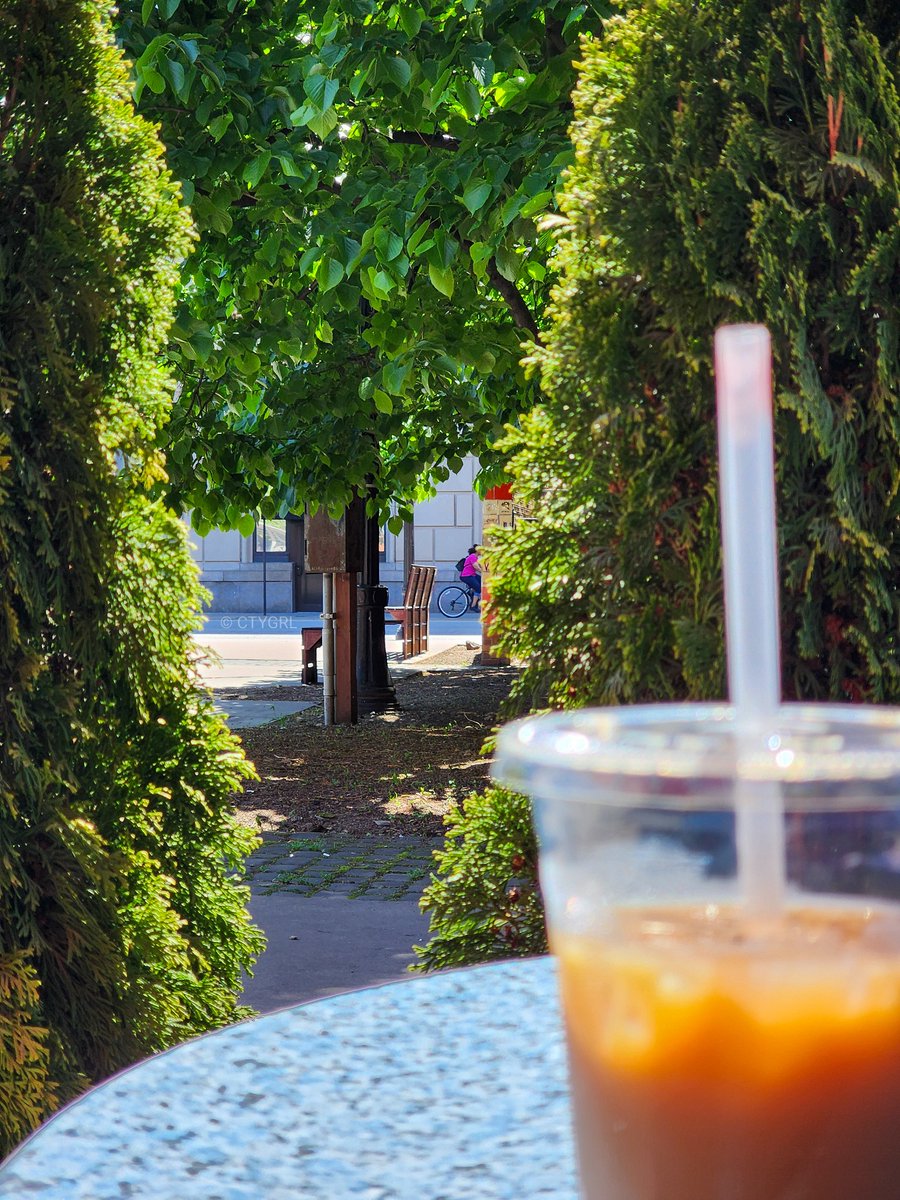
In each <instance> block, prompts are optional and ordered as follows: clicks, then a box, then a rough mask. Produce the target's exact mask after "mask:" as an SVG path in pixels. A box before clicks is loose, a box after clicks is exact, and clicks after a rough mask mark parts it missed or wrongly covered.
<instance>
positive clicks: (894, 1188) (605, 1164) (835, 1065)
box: [555, 907, 900, 1200]
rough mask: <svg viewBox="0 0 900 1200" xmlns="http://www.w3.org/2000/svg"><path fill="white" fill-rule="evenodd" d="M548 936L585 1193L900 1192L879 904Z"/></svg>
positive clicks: (783, 1198)
mask: <svg viewBox="0 0 900 1200" xmlns="http://www.w3.org/2000/svg"><path fill="white" fill-rule="evenodd" d="M620 929H621V937H620V938H619V939H616V940H611V941H609V942H608V943H603V942H599V941H597V940H595V939H591V938H578V937H573V938H567V937H566V936H565V935H563V936H562V937H561V938H559V939H558V940H557V943H556V946H555V949H556V952H557V954H558V955H559V966H560V975H561V985H562V993H563V1007H564V1011H565V1014H566V1023H567V1030H568V1040H569V1056H570V1068H571V1078H572V1088H573V1100H574V1111H575V1117H576V1131H577V1138H578V1146H579V1157H580V1162H581V1177H582V1183H583V1189H584V1195H585V1197H586V1200H609V1198H614V1200H892V1198H893V1197H896V1196H898V1195H900V956H898V953H897V949H898V947H897V944H896V928H895V927H894V923H893V922H892V921H890V920H887V921H885V920H884V919H879V915H878V913H877V911H873V910H867V909H865V908H860V909H859V910H849V909H848V910H846V911H844V912H839V911H837V910H833V909H827V908H822V909H820V910H814V909H812V908H810V909H803V910H799V911H794V912H790V913H788V914H785V917H784V920H783V923H782V927H781V928H780V929H779V930H778V931H773V930H772V929H768V930H766V931H765V932H764V934H762V935H760V936H758V937H757V936H754V935H753V934H750V933H748V932H747V929H746V924H745V922H743V921H742V920H741V919H740V917H739V916H738V915H736V914H735V913H733V912H732V913H728V912H721V911H718V910H716V909H715V908H714V907H709V908H701V909H694V910H681V911H679V910H674V909H673V910H657V911H653V910H643V911H634V912H629V913H625V914H622V917H621V922H620Z"/></svg>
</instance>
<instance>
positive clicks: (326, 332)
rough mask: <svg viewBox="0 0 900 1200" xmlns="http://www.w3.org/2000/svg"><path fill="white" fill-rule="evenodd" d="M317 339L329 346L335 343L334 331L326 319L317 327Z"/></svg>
mask: <svg viewBox="0 0 900 1200" xmlns="http://www.w3.org/2000/svg"><path fill="white" fill-rule="evenodd" d="M316 337H317V338H318V339H319V341H320V342H325V343H326V344H327V345H329V346H330V345H331V344H332V343H333V342H334V330H333V329H332V328H331V326H330V325H329V324H328V322H327V321H326V320H324V318H323V320H321V321H320V322H319V323H318V325H317V326H316Z"/></svg>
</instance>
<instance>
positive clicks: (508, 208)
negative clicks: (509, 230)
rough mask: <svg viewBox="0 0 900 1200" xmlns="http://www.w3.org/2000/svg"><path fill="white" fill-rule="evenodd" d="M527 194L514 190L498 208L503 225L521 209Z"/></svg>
mask: <svg viewBox="0 0 900 1200" xmlns="http://www.w3.org/2000/svg"><path fill="white" fill-rule="evenodd" d="M527 199H528V197H527V196H525V195H523V194H522V193H521V192H514V193H513V195H511V196H510V198H509V199H508V200H507V201H506V203H505V204H504V205H503V207H502V208H501V209H500V220H501V221H502V222H503V224H504V225H509V224H511V223H512V222H513V221H514V220H515V219H516V217H517V216H518V215H519V213H520V212H521V211H522V205H523V204H525V202H526V200H527Z"/></svg>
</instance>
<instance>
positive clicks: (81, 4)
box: [0, 0, 262, 1150]
mask: <svg viewBox="0 0 900 1200" xmlns="http://www.w3.org/2000/svg"><path fill="white" fill-rule="evenodd" d="M109 12H110V10H109V9H108V7H107V6H106V5H105V4H101V3H98V2H95V0H13V2H12V3H9V4H7V5H6V7H5V8H4V10H3V12H2V14H0V94H2V95H3V96H5V97H6V100H5V103H4V105H3V107H2V108H0V578H2V579H3V587H2V588H0V899H2V903H0V1150H5V1149H8V1148H9V1147H10V1146H11V1145H12V1144H13V1143H14V1142H15V1141H16V1140H17V1139H18V1138H20V1137H21V1136H23V1135H24V1134H25V1133H27V1132H28V1131H29V1130H30V1129H31V1128H33V1127H34V1125H35V1124H36V1123H37V1122H38V1121H39V1120H40V1119H41V1118H43V1117H44V1116H46V1115H47V1113H48V1112H50V1111H51V1110H52V1109H53V1108H54V1107H55V1106H56V1105H57V1104H59V1103H60V1102H61V1101H62V1100H65V1099H66V1098H68V1097H69V1096H71V1095H73V1094H75V1093H76V1092H77V1091H78V1090H80V1089H81V1088H82V1087H84V1086H85V1085H86V1084H88V1083H89V1082H91V1081H93V1080H96V1079H99V1078H101V1077H103V1076H104V1075H106V1074H108V1073H109V1072H111V1071H113V1070H115V1069H117V1068H119V1067H121V1066H124V1065H126V1064H128V1063H130V1062H132V1061H134V1059H136V1058H138V1057H139V1056H142V1055H144V1054H147V1053H149V1052H151V1051H154V1050H158V1049H161V1048H163V1047H165V1046H168V1045H171V1044H172V1043H173V1042H174V1041H177V1040H179V1039H180V1038H183V1037H186V1036H189V1035H191V1034H194V1033H198V1032H201V1031H203V1030H206V1029H209V1028H212V1027H215V1026H217V1025H221V1024H223V1023H225V1022H227V1021H230V1020H233V1019H234V1017H235V1016H236V1015H239V1014H240V1012H241V1010H240V1009H238V1008H237V1007H236V996H237V993H238V989H239V978H240V971H241V969H242V968H243V967H248V966H249V965H250V964H251V963H252V962H253V960H254V958H255V956H256V955H257V954H258V953H259V951H260V949H261V946H262V939H261V935H260V934H259V932H258V931H257V930H255V929H254V928H253V927H252V926H251V924H250V922H249V919H248V916H247V913H246V908H245V902H246V896H247V892H246V889H245V888H243V887H241V886H239V884H237V883H236V882H234V880H233V879H232V877H231V874H230V873H231V872H232V870H234V869H236V868H238V867H239V865H240V863H241V861H242V859H243V857H244V856H245V855H246V853H247V851H248V850H249V849H250V848H251V846H252V845H253V844H254V839H253V837H252V836H251V835H249V834H248V833H247V832H246V831H244V830H242V829H241V828H240V827H239V826H237V825H236V823H235V822H234V820H233V817H232V816H231V813H230V806H229V801H228V797H229V794H230V793H231V791H232V790H233V789H234V788H235V787H236V786H238V784H239V783H240V781H241V780H242V779H243V778H245V777H246V776H247V775H248V774H249V773H250V771H249V768H248V766H247V764H246V762H245V761H244V759H243V756H242V754H241V752H240V750H239V747H238V744H237V742H236V741H235V739H234V738H233V737H232V736H231V735H230V734H229V733H228V732H227V730H226V728H225V726H224V725H223V723H222V720H221V718H220V717H218V716H217V715H216V714H215V713H214V712H213V710H212V707H211V703H210V700H209V697H208V695H207V694H205V693H204V692H202V691H201V690H200V689H199V688H198V686H197V683H196V679H195V675H194V669H193V667H192V663H191V655H192V639H191V636H190V631H191V628H192V627H193V626H194V625H195V623H196V619H197V614H198V610H199V604H200V595H199V589H198V585H197V577H196V571H195V569H194V567H193V566H192V564H191V563H190V559H189V554H188V551H187V546H186V542H185V535H184V530H183V527H182V525H181V522H180V521H179V520H177V519H176V518H175V517H173V516H172V515H171V514H169V513H167V512H165V511H164V510H163V509H162V508H161V507H160V506H159V505H157V504H154V503H153V502H151V501H150V500H148V499H147V498H146V495H145V487H146V486H147V485H148V484H150V483H152V482H153V481H154V480H155V479H157V478H159V474H160V471H161V467H160V462H159V460H158V457H157V453H156V451H154V450H153V449H152V447H153V445H154V443H155V441H156V439H157V436H158V432H159V428H160V425H161V422H162V421H163V419H164V416H165V412H166V409H167V407H168V404H169V402H170V396H171V391H172V381H171V380H170V379H169V378H168V377H167V376H166V374H165V373H164V372H163V371H162V370H161V369H160V367H159V365H158V355H159V351H160V349H161V347H162V345H163V344H164V341H165V337H166V332H167V329H168V325H169V322H170V320H171V317H172V309H173V303H174V290H175V286H176V283H177V271H178V262H179V259H180V258H181V257H182V256H183V255H184V254H185V253H186V252H187V249H188V246H189V241H190V227H189V224H188V221H187V217H186V216H185V214H184V213H183V212H182V211H181V209H180V207H179V204H178V199H177V196H176V192H175V188H174V186H173V183H172V180H171V179H170V178H169V176H168V174H167V173H166V171H165V169H164V166H163V163H162V158H161V148H160V145H159V142H158V139H157V136H156V133H155V131H154V129H153V127H152V126H150V125H148V124H147V123H146V122H145V121H143V120H139V119H137V118H136V117H135V115H134V111H133V106H132V103H131V98H130V87H129V81H128V72H127V69H126V66H125V64H124V63H123V61H122V59H121V56H120V54H119V52H118V51H117V50H116V49H115V48H114V46H113V40H112V33H111V27H110V22H109Z"/></svg>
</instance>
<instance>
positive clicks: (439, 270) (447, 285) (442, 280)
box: [428, 263, 453, 300]
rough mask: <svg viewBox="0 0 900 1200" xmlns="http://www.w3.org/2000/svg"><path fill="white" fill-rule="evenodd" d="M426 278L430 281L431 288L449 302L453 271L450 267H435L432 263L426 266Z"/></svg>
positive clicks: (451, 291)
mask: <svg viewBox="0 0 900 1200" xmlns="http://www.w3.org/2000/svg"><path fill="white" fill-rule="evenodd" d="M428 278H429V279H430V280H431V283H432V286H433V287H435V288H437V290H438V291H439V292H440V293H441V294H442V295H444V296H446V297H447V299H448V300H450V299H451V298H452V296H453V269H452V268H451V267H437V266H435V264H434V263H429V264H428Z"/></svg>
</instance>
